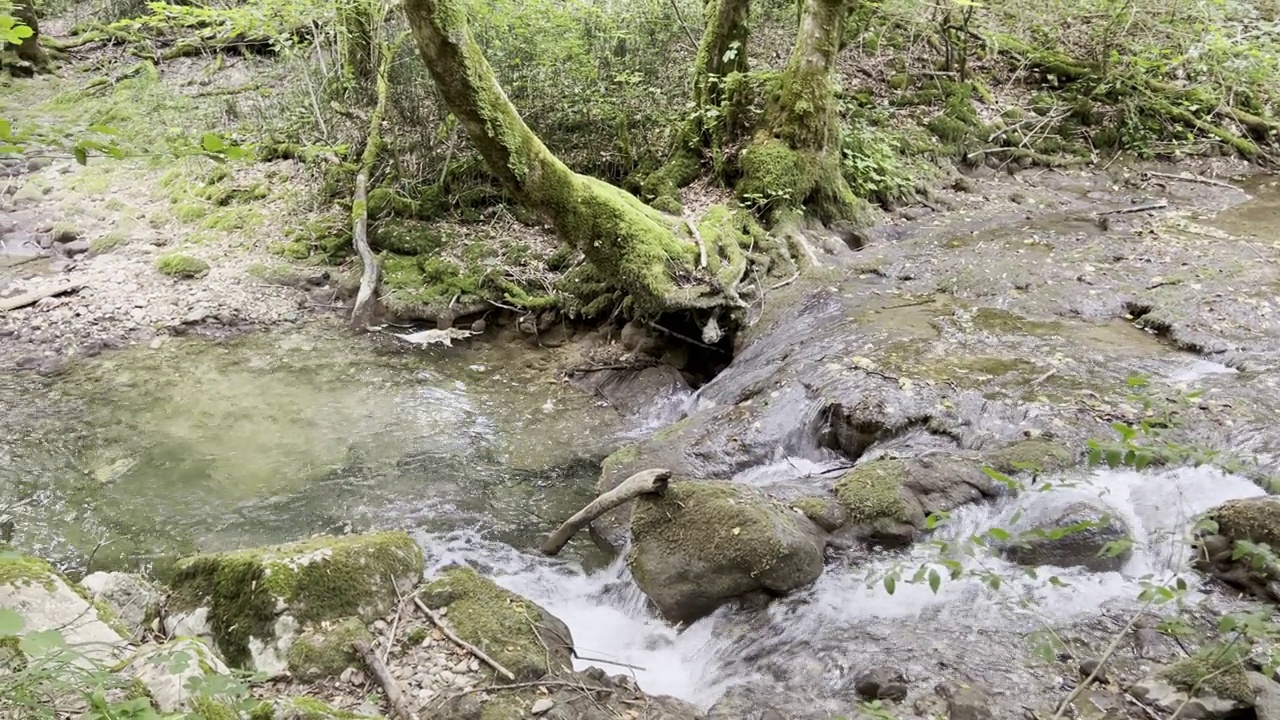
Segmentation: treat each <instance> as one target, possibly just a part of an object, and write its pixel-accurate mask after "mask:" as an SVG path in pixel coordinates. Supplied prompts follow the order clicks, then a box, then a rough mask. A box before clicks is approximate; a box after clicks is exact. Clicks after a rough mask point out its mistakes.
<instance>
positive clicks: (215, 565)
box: [165, 532, 423, 675]
mask: <svg viewBox="0 0 1280 720" xmlns="http://www.w3.org/2000/svg"><path fill="white" fill-rule="evenodd" d="M422 566H423V556H422V549H421V548H419V547H418V545H417V543H415V542H414V541H413V539H412V538H410V537H409V536H408V534H406V533H404V532H388V533H376V534H369V535H347V536H342V537H319V538H312V539H310V540H304V541H302V542H297V543H291V544H288V545H280V546H275V547H268V548H259V549H253V550H240V551H236V552H230V553H221V554H216V555H198V556H196V557H192V558H187V559H185V560H182V561H180V562H179V563H178V564H177V565H176V567H175V570H174V578H173V580H172V581H171V583H170V585H171V588H172V592H171V593H170V596H169V599H168V603H167V607H166V608H165V610H166V612H165V625H166V629H167V630H168V632H169V633H170V634H179V633H180V632H181V633H185V634H191V635H199V636H204V637H208V638H211V639H212V641H213V642H214V643H215V646H216V647H217V648H218V650H219V651H220V652H221V653H222V655H223V657H224V658H226V660H227V662H228V663H230V664H231V665H233V666H235V667H241V668H250V669H254V670H259V671H263V672H266V673H268V674H270V675H278V674H281V673H283V672H284V671H285V670H286V669H287V667H288V664H287V662H286V657H287V655H288V651H289V649H290V647H291V646H292V645H293V643H294V641H295V639H296V638H297V637H298V634H299V632H300V631H301V630H302V629H304V628H306V627H310V626H314V625H316V624H318V623H323V622H326V621H332V620H338V619H341V618H346V617H358V618H361V619H362V620H364V621H366V622H371V621H373V620H374V619H376V618H378V617H381V616H383V615H385V614H386V613H387V612H389V611H390V610H391V609H392V608H394V607H395V604H396V602H397V601H398V598H399V597H400V596H401V595H402V594H404V593H408V592H409V591H411V590H412V589H413V588H414V586H415V585H417V583H418V581H419V580H420V579H421V577H422Z"/></svg>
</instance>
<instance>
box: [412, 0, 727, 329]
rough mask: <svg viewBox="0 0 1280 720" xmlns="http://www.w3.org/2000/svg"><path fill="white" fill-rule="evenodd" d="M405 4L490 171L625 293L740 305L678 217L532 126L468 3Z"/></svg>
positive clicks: (673, 302)
mask: <svg viewBox="0 0 1280 720" xmlns="http://www.w3.org/2000/svg"><path fill="white" fill-rule="evenodd" d="M404 8H405V13H406V15H407V16H408V19H409V26H410V28H411V30H412V33H413V36H414V39H415V41H416V43H417V46H418V51H419V53H420V55H421V56H422V59H423V61H424V62H425V64H426V66H427V70H428V72H429V73H430V75H431V77H432V79H433V80H434V81H435V84H436V87H437V88H438V89H439V91H440V95H441V96H442V98H443V99H444V101H445V104H446V105H447V106H448V108H449V110H450V111H451V112H452V113H453V115H454V117H456V118H457V119H458V121H459V123H460V124H461V126H462V127H463V128H464V129H465V130H466V132H467V135H468V136H469V137H470V139H471V141H472V142H473V143H474V144H475V145H476V147H477V149H478V150H479V151H480V155H481V157H483V158H484V160H485V164H486V165H487V167H488V168H489V171H490V172H491V173H492V174H493V175H494V176H495V177H496V178H497V179H498V180H499V181H500V182H501V184H502V185H503V187H504V188H505V189H506V190H507V191H508V192H509V193H510V194H511V195H512V196H513V197H515V198H516V199H517V200H518V201H519V202H521V204H523V205H525V206H527V207H529V208H530V209H532V210H535V211H537V212H539V213H541V214H542V215H544V216H545V217H546V218H547V219H548V220H549V221H550V223H551V225H552V226H553V227H554V228H555V230H556V233H557V235H558V236H559V237H560V239H561V240H562V241H563V242H565V243H566V244H568V245H571V246H573V247H575V248H577V249H579V250H581V251H582V253H583V254H584V255H585V256H586V258H587V260H588V261H589V262H590V263H591V264H592V265H593V266H594V267H595V268H596V270H597V271H598V272H599V273H600V275H601V276H602V278H603V279H604V280H606V281H607V282H609V283H610V284H611V285H613V286H615V287H617V288H619V289H621V290H622V291H624V292H625V293H627V295H628V296H629V298H630V300H631V302H632V307H633V308H634V309H635V310H636V311H638V312H640V313H642V314H659V313H669V312H676V311H681V310H711V309H714V308H720V307H736V306H737V303H734V302H733V300H732V299H730V298H726V297H724V295H723V294H722V293H719V292H717V291H716V289H715V288H714V286H713V284H711V283H710V282H708V281H707V279H706V278H705V277H703V276H702V275H703V274H702V273H700V272H699V269H698V268H697V266H696V265H697V259H698V249H697V247H696V244H695V243H694V242H693V240H692V239H691V238H690V237H689V235H688V234H687V233H686V230H687V228H686V227H685V226H684V223H683V221H682V220H681V219H680V218H677V217H673V216H671V215H667V214H664V213H662V212H659V211H658V210H655V209H654V208H652V207H649V206H647V205H645V204H644V203H643V202H641V201H640V200H639V199H638V198H636V197H635V196H633V195H631V194H629V193H627V192H625V191H623V190H621V189H619V188H617V187H615V186H613V185H610V184H608V183H606V182H603V181H601V180H598V179H596V178H592V177H588V176H585V175H579V174H577V173H575V172H573V171H572V170H570V169H569V168H568V166H566V165H565V164H564V163H563V162H562V161H560V159H559V158H557V157H556V156H555V155H554V154H552V153H551V151H550V150H548V149H547V147H546V146H545V145H544V144H543V143H542V141H541V140H540V139H539V138H538V136H537V135H535V134H534V133H533V131H532V130H530V129H529V127H528V126H527V125H526V124H525V123H524V120H523V119H521V117H520V114H519V113H518V112H517V110H516V108H515V107H514V106H513V105H512V104H511V101H510V100H508V99H507V96H506V94H505V93H504V92H503V91H502V88H501V87H500V86H499V85H498V82H497V79H496V78H495V76H494V73H493V69H492V68H491V67H490V66H489V63H488V61H487V60H485V58H484V55H483V54H482V52H481V50H480V48H479V46H478V45H477V44H476V42H475V40H474V38H473V37H472V35H471V33H470V30H469V29H468V24H467V18H466V11H465V3H463V2H461V1H460V0H407V1H406V2H405V4H404Z"/></svg>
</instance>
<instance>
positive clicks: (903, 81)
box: [889, 73, 914, 90]
mask: <svg viewBox="0 0 1280 720" xmlns="http://www.w3.org/2000/svg"><path fill="white" fill-rule="evenodd" d="M913 82H914V80H913V79H912V77H911V75H910V74H908V73H894V74H893V75H890V76H889V88H890V89H891V90H906V89H907V88H909V87H911V84H912V83H913Z"/></svg>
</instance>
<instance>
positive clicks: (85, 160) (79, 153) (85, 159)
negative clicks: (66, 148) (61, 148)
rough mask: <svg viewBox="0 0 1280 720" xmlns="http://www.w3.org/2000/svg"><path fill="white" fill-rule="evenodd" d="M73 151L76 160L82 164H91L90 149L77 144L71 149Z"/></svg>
mask: <svg viewBox="0 0 1280 720" xmlns="http://www.w3.org/2000/svg"><path fill="white" fill-rule="evenodd" d="M71 153H72V154H73V155H75V156H76V162H78V163H80V164H81V165H88V164H89V151H88V150H85V149H84V148H83V147H81V146H79V145H77V146H75V147H74V148H72V149H71Z"/></svg>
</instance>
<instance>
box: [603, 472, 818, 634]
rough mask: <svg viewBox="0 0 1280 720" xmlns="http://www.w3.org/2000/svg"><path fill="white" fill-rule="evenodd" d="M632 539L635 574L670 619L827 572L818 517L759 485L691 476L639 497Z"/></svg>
mask: <svg viewBox="0 0 1280 720" xmlns="http://www.w3.org/2000/svg"><path fill="white" fill-rule="evenodd" d="M631 540H632V545H631V550H630V552H629V553H628V556H627V564H628V566H629V567H630V568H631V574H632V577H633V578H634V579H635V581H636V585H638V586H639V587H640V589H641V590H642V591H644V593H645V595H647V596H648V597H649V599H650V600H652V601H653V602H654V604H655V605H656V606H657V608H658V610H659V611H660V612H661V613H662V615H663V616H664V617H666V618H667V619H668V620H670V621H672V622H691V621H693V620H697V619H698V618H701V617H703V616H705V615H707V614H709V613H711V612H712V611H714V610H715V609H716V608H718V607H719V606H720V605H722V604H724V603H725V602H728V601H729V600H732V599H734V598H737V597H740V596H743V595H747V594H749V593H754V592H758V591H761V590H764V591H767V592H769V593H771V594H774V595H783V594H786V593H789V592H791V591H793V590H796V589H798V588H801V587H804V586H805V585H808V584H809V583H811V582H813V581H814V580H816V579H818V576H819V575H821V574H822V565H823V554H822V551H823V547H824V545H825V537H824V533H823V532H822V531H821V530H820V529H819V528H818V527H817V526H816V525H814V524H813V522H812V521H810V520H809V519H808V518H806V517H804V516H803V515H801V514H799V513H797V512H795V511H794V510H792V509H791V508H788V507H787V506H785V505H783V504H781V503H779V502H777V501H775V500H773V499H771V498H769V497H768V496H766V495H765V494H764V493H762V492H760V491H758V490H756V489H754V488H750V487H747V486H742V485H732V484H729V483H715V482H689V481H684V482H679V481H677V482H675V483H673V484H672V485H671V486H670V487H669V489H668V490H667V492H666V494H664V495H663V496H660V497H659V496H651V495H649V496H643V497H641V498H640V499H638V500H637V501H636V505H635V508H634V509H633V512H632V518H631Z"/></svg>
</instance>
